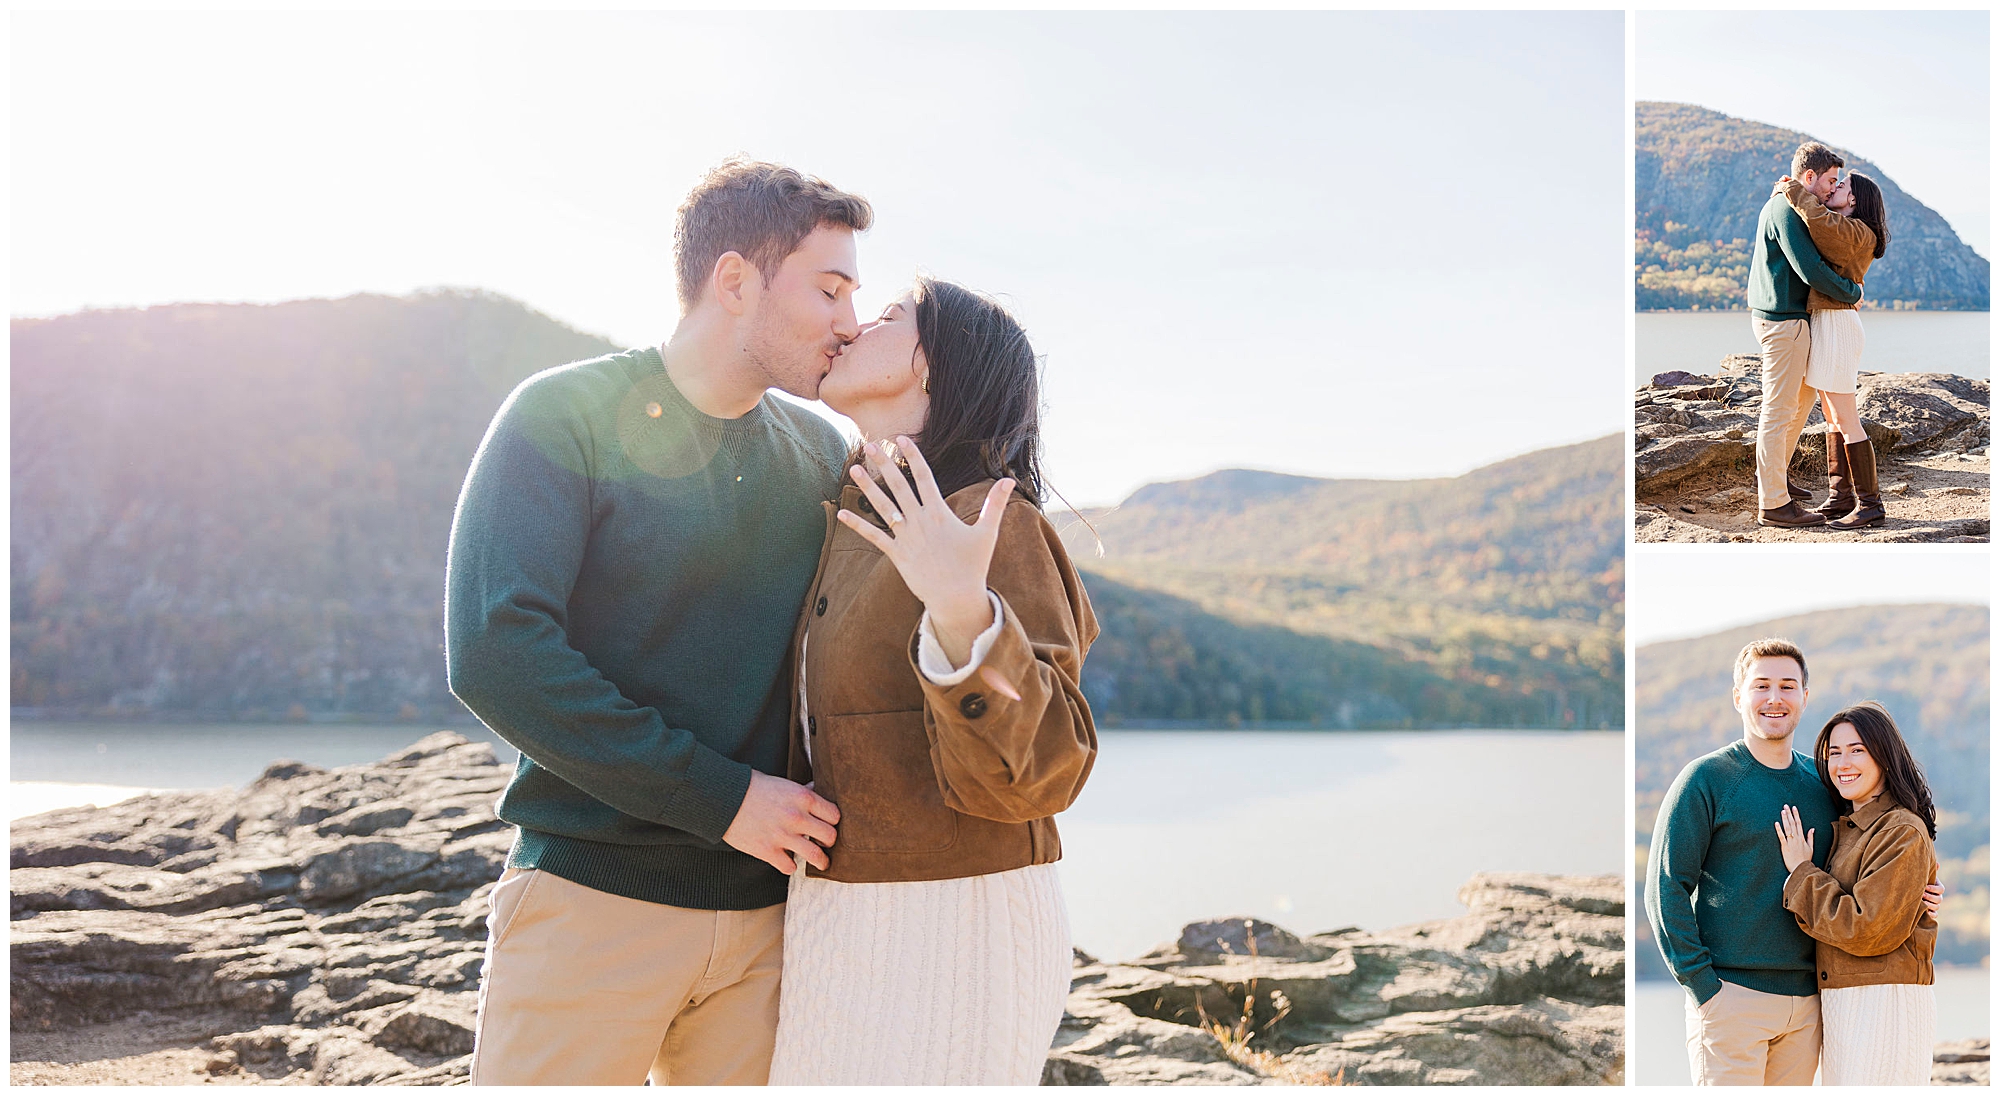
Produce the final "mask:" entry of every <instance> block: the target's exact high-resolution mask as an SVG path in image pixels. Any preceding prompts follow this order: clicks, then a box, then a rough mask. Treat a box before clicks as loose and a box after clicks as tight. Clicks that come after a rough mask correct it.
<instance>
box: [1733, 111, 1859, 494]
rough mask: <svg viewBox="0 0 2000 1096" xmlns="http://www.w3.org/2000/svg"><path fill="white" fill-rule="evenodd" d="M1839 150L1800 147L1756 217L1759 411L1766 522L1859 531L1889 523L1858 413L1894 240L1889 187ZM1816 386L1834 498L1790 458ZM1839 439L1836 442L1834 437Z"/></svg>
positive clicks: (1752, 288) (1753, 273)
mask: <svg viewBox="0 0 2000 1096" xmlns="http://www.w3.org/2000/svg"><path fill="white" fill-rule="evenodd" d="M1844 166H1846V161H1844V160H1842V159H1841V157H1840V154H1839V153H1837V152H1835V151H1833V150H1832V149H1830V148H1828V147H1826V146H1825V145H1823V144H1820V143H1819V142H1818V141H1808V142H1806V143H1805V144H1803V145H1800V146H1799V147H1798V151H1796V152H1794V153H1793V154H1792V173H1791V174H1790V175H1787V176H1785V177H1784V178H1782V179H1779V180H1778V182H1777V184H1776V185H1775V186H1774V187H1773V188H1772V191H1771V198H1770V200H1769V201H1767V202H1765V203H1764V209H1763V212H1761V213H1759V214H1758V216H1757V245H1756V248H1755V249H1754V254H1753V256H1752V258H1751V262H1750V285H1749V291H1748V297H1749V301H1750V326H1751V329H1752V331H1753V332H1754V333H1755V334H1756V336H1757V345H1758V346H1759V347H1761V348H1762V350H1763V374H1762V380H1763V389H1764V403H1763V408H1762V410H1761V411H1760V412H1759V413H1758V416H1757V507H1758V509H1757V524H1759V525H1769V526H1779V527H1786V528H1795V527H1801V526H1810V525H1824V526H1826V527H1828V528H1831V529H1860V528H1864V527H1866V526H1870V525H1879V524H1881V522H1882V520H1883V518H1884V517H1885V516H1886V513H1885V511H1884V510H1883V509H1882V488H1881V484H1880V482H1879V481H1878V480H1877V478H1876V474H1875V449H1874V446H1873V444H1872V443H1870V442H1869V440H1868V431H1867V430H1866V429H1864V428H1863V426H1862V423H1861V414H1860V412H1859V411H1858V410H1856V408H1855V401H1854V396H1855V388H1856V387H1857V383H1856V381H1857V377H1858V375H1859V373H1860V370H1861V346H1862V330H1861V313H1860V312H1859V310H1858V309H1857V306H1858V305H1859V304H1860V302H1861V282H1862V279H1863V278H1864V277H1865V276H1866V275H1867V273H1868V266H1869V264H1870V263H1872V262H1873V261H1874V260H1876V259H1879V258H1881V257H1882V253H1883V252H1884V251H1885V250H1887V249H1888V246H1889V213H1888V208H1887V207H1886V206H1885V205H1884V204H1883V202H1882V188H1881V187H1879V186H1877V185H1876V184H1875V180H1873V179H1870V178H1869V177H1868V176H1866V175H1863V174H1861V173H1860V172H1858V171H1850V172H1848V173H1847V174H1846V175H1841V174H1840V169H1841V168H1842V167H1844ZM1815 393H1817V395H1818V398H1819V404H1820V406H1821V407H1822V408H1823V409H1824V410H1825V412H1826V420H1827V422H1828V423H1829V424H1830V426H1831V429H1829V430H1828V432H1827V436H1826V484H1827V497H1826V499H1825V501H1823V502H1821V503H1820V504H1819V505H1818V506H1817V507H1814V508H1813V509H1810V510H1808V509H1806V507H1805V506H1804V505H1803V504H1804V503H1809V502H1811V501H1812V497H1813V493H1812V491H1810V490H1808V489H1807V488H1805V487H1803V486H1801V485H1799V484H1798V483H1796V482H1794V481H1793V479H1792V477H1791V462H1792V453H1793V451H1794V450H1796V449H1797V448H1798V444H1799V435H1800V434H1801V433H1802V432H1803V431H1804V430H1805V425H1806V419H1807V418H1808V417H1809V416H1810V415H1811V414H1812V409H1813V398H1814V395H1815ZM1836 434H1837V435H1838V437H1836Z"/></svg>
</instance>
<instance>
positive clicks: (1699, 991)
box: [1681, 967, 1722, 1005]
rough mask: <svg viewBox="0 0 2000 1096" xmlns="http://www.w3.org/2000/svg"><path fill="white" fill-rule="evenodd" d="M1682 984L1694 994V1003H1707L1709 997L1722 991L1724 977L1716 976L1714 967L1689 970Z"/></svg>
mask: <svg viewBox="0 0 2000 1096" xmlns="http://www.w3.org/2000/svg"><path fill="white" fill-rule="evenodd" d="M1681 985H1683V986H1686V987H1687V989H1688V992H1689V993H1692V994H1694V1003H1695V1004H1697V1005H1705V1004H1707V1003H1708V999H1709V998H1711V997H1713V996H1715V995H1716V994H1718V993H1721V992H1722V979H1720V978H1717V977H1716V976H1715V968H1713V967H1703V968H1701V969H1700V970H1696V971H1689V972H1688V974H1687V977H1685V978H1683V979H1681Z"/></svg>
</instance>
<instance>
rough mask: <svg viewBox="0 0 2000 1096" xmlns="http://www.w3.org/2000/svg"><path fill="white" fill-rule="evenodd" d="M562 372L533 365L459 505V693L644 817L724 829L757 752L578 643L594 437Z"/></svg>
mask: <svg viewBox="0 0 2000 1096" xmlns="http://www.w3.org/2000/svg"><path fill="white" fill-rule="evenodd" d="M571 403H572V400H571V399H569V398H566V397H565V393H564V391H563V386H562V381H561V379H560V378H551V377H549V376H548V375H546V374H545V375H542V376H541V377H537V378H530V379H529V380H528V381H526V382H524V383H523V384H522V386H521V387H520V388H518V389H516V390H515V392H514V394H513V395H512V396H510V397H508V400H507V402H506V404H505V405H503V406H502V407H501V409H500V412H499V414H498V415H497V416H496V417H495V418H494V420H493V425H492V426H491V427H490V428H489V429H488V431H487V434H486V438H485V440H484V441H482V442H481V443H480V446H479V451H478V454H477V455H476V456H474V458H473V462H472V469H471V471H470V472H469V473H468V474H467V476H466V480H465V487H464V489H463V490H462V491H461V493H460V495H459V500H458V509H457V512H456V513H455V514H454V516H453V519H452V529H451V547H450V552H449V557H448V560H447V563H446V568H445V570H446V578H445V667H446V675H447V682H448V684H449V686H450V688H451V691H452V693H453V695H455V696H457V697H458V698H459V700H461V701H463V702H464V704H465V706H466V707H467V708H470V709H471V710H472V712H473V714H474V715H477V716H478V717H479V718H480V720H481V721H482V722H484V723H485V724H486V725H487V726H488V727H491V728H492V729H493V731H494V733H495V734H498V735H499V736H500V737H501V738H503V739H505V740H506V741H507V742H509V743H511V744H512V745H514V746H515V747H516V748H517V749H519V750H520V751H521V752H522V753H523V754H525V755H526V756H528V757H529V758H530V759H532V760H533V761H534V762H535V763H536V764H537V765H540V766H542V767H543V768H545V769H547V770H548V771H549V772H550V773H553V774H554V775H556V776H558V777H560V778H561V779H563V780H565V781H567V782H568V783H570V784H572V785H574V786H575V787H576V788H578V789H579V790H581V791H583V792H584V793H586V794H588V795H590V796H591V797H593V798H595V799H597V800H599V801H600V802H603V803H605V804H608V805H609V806H611V807H613V808H615V809H617V810H618V811H620V812H622V813H625V814H628V815H631V816H633V817H635V818H641V819H645V820H647V821H650V822H657V823H660V824H663V825H667V826H672V827H674V828H676V829H680V830H685V831H687V832H689V833H692V834H695V835H696V836H698V837H701V838H703V839H704V840H707V841H716V842H719V841H721V839H722V835H723V833H724V831H726V830H727V829H728V828H729V824H730V822H732V821H733V820H734V819H735V817H736V812H737V810H738V808H740V807H741V806H742V803H743V797H744V795H745V794H746V793H747V792H748V790H749V787H750V774H751V769H750V766H748V765H745V764H743V763H741V762H738V761H734V760H731V759H729V758H727V757H725V756H723V755H722V754H721V753H718V752H717V751H715V750H714V749H711V748H709V747H708V746H705V745H703V744H702V743H700V742H698V741H697V740H696V739H695V736H694V735H693V733H691V732H690V731H688V730H686V729H683V728H676V727H669V726H667V725H666V724H665V722H664V721H663V720H662V719H661V718H660V714H659V712H658V711H657V710H656V709H654V708H652V707H647V706H641V705H639V704H636V703H634V702H633V701H631V700H630V699H628V698H627V697H625V696H624V695H623V694H622V693H621V692H620V691H619V689H618V687H617V686H616V685H614V684H613V683H612V682H611V681H610V680H608V679H607V678H606V677H605V676H604V675H603V674H602V673H600V672H599V671H598V670H597V669H596V668H595V667H593V666H592V665H591V664H590V662H589V660H588V659H586V658H585V657H584V655H583V654H582V652H580V651H578V650H577V649H576V648H575V647H574V646H572V645H571V643H570V641H569V637H568V634H567V630H566V629H567V626H568V624H567V615H568V603H569V597H570V593H571V589H572V587H573V586H574V584H575V582H576V577H577V573H578V570H579V568H580V567H581V566H582V565H583V559H584V551H585V544H586V540H587V538H588V535H589V532H590V529H591V525H592V520H593V512H592V484H593V481H592V478H591V475H590V469H591V467H592V464H593V459H592V458H593V453H592V451H591V450H592V444H591V441H592V439H591V438H590V437H589V432H588V430H587V429H585V427H584V422H583V414H582V412H580V411H579V410H577V409H575V408H574V407H572V406H571Z"/></svg>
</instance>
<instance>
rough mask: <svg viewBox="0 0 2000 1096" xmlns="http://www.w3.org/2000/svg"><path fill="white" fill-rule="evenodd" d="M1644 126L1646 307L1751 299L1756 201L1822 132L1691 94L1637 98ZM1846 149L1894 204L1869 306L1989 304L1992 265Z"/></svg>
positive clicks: (1640, 182) (1638, 256)
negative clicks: (1724, 108) (1727, 108)
mask: <svg viewBox="0 0 2000 1096" xmlns="http://www.w3.org/2000/svg"><path fill="white" fill-rule="evenodd" d="M1634 132H1635V138H1634V139H1635V143H1636V156H1637V161H1636V164H1635V168H1636V171H1637V182H1636V185H1637V199H1638V208H1637V216H1638V229H1637V230H1638V239H1637V240H1636V242H1635V251H1634V255H1633V274H1634V277H1635V278H1636V279H1637V280H1638V287H1637V288H1638V305H1639V307H1640V308H1641V309H1663V308H1670V309H1677V308H1744V307H1747V306H1746V305H1745V303H1744V286H1745V285H1746V283H1747V278H1748V276H1749V263H1750V256H1751V244H1752V241H1754V240H1755V238H1756V234H1757V214H1758V211H1759V210H1761V209H1762V208H1763V206H1764V203H1765V201H1766V200H1768V199H1769V198H1770V196H1771V184H1772V183H1773V182H1774V181H1776V180H1777V179H1778V178H1779V177H1780V176H1783V175H1787V174H1790V172H1791V165H1792V152H1793V151H1794V150H1795V149H1797V148H1798V146H1799V145H1801V144H1803V143H1804V142H1806V141H1808V140H1812V139H1815V138H1813V137H1810V136H1809V135H1807V134H1804V133H1799V132H1796V131H1794V130H1788V129H1780V128H1778V127H1777V126H1770V125H1765V124H1763V123H1761V122H1753V121H1749V120H1746V119H1742V118H1732V117H1730V116H1729V115H1726V114H1721V113H1718V112H1716V111H1712V110H1706V109H1703V108H1701V107H1697V106H1690V105H1688V104H1686V103H1654V102H1642V103H1639V104H1638V105H1637V118H1636V128H1635V131H1634ZM1836 151H1838V152H1840V153H1841V155H1842V157H1843V158H1844V159H1845V160H1846V161H1847V169H1848V170H1855V171H1860V172H1862V173H1864V174H1866V175H1868V176H1869V177H1870V178H1872V179H1874V180H1875V181H1876V182H1877V183H1879V184H1880V185H1881V187H1882V194H1883V198H1884V201H1885V202H1886V204H1887V206H1888V210H1889V249H1888V252H1887V253H1886V254H1884V255H1883V256H1882V258H1881V259H1879V260H1877V261H1876V262H1875V264H1874V265H1873V266H1871V267H1870V268H1869V270H1868V278H1867V285H1866V291H1865V296H1864V298H1863V299H1864V303H1865V306H1869V307H1877V308H1936V309H1970V310H1973V311H1984V310H1986V309H1987V308H1988V307H1989V306H1990V300H1989V289H1990V285H1991V275H1992V264H1990V263H1989V262H1988V261H1987V260H1985V259H1983V258H1981V257H1980V256H1979V254H1978V252H1975V251H1973V250H1972V249H1971V248H1970V247H1967V246H1966V245H1965V243H1964V242H1963V241H1961V240H1960V239H1959V238H1958V233H1956V232H1954V231H1952V227H1951V225H1949V224H1947V223H1946V222H1945V219H1944V218H1943V217H1941V216H1939V215H1938V214H1937V212H1936V211H1935V210H1932V209H1931V208H1930V207H1929V206H1926V205H1924V204H1923V203H1922V202H1920V201H1918V200H1917V199H1916V198H1915V197H1913V196H1911V195H1910V194H1908V193H1907V192H1905V191H1904V190H1903V188H1902V187H1900V186H1897V185H1896V181H1895V180H1894V179H1893V178H1891V177H1890V176H1889V174H1888V173H1887V172H1886V171H1884V170H1883V169H1882V168H1881V167H1879V166H1877V165H1876V164H1874V163H1872V162H1870V161H1869V160H1867V159H1866V158H1864V157H1862V156H1860V155H1858V154H1857V153H1855V152H1851V151H1849V150H1847V149H1841V148H1838V147H1837V146H1836Z"/></svg>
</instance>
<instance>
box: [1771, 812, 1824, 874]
mask: <svg viewBox="0 0 2000 1096" xmlns="http://www.w3.org/2000/svg"><path fill="white" fill-rule="evenodd" d="M1777 827H1778V852H1779V853H1780V854H1781V855H1783V856H1784V858H1785V870H1786V871H1797V870H1798V868H1799V865H1800V864H1807V863H1811V862H1812V852H1813V834H1815V833H1818V832H1819V831H1818V830H1803V832H1801V827H1802V824H1801V823H1800V822H1799V809H1798V808H1797V807H1794V806H1792V805H1791V804H1789V803H1787V804H1785V805H1784V806H1783V807H1780V808H1778V822H1777Z"/></svg>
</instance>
